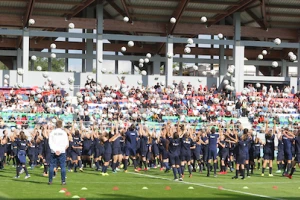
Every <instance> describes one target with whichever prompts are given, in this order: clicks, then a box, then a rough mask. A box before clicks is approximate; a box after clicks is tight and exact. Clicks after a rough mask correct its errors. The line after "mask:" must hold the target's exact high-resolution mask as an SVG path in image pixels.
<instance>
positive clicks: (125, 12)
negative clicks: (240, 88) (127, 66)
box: [0, 0, 300, 58]
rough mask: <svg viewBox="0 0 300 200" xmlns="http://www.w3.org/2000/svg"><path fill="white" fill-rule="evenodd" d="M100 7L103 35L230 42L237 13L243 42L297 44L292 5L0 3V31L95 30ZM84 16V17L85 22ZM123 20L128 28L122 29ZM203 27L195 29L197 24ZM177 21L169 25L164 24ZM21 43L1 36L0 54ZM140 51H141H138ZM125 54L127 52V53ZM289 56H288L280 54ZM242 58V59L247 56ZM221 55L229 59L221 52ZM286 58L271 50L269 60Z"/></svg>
mask: <svg viewBox="0 0 300 200" xmlns="http://www.w3.org/2000/svg"><path fill="white" fill-rule="evenodd" d="M98 3H103V5H104V33H119V34H128V35H156V36H167V35H170V34H172V35H175V36H179V37H180V36H184V37H196V36H197V35H198V34H206V35H217V34H218V33H220V32H221V33H222V34H223V35H224V36H225V37H227V38H231V37H233V35H234V26H233V14H234V13H235V12H240V13H241V24H242V28H241V36H242V37H243V39H251V40H260V41H268V40H271V39H274V38H276V37H279V38H281V39H282V40H285V41H291V42H298V41H299V33H298V30H299V28H300V23H299V22H300V16H299V12H300V1H298V0H106V1H105V0H0V27H1V28H9V29H23V28H25V27H27V26H28V20H29V19H31V18H33V19H35V21H36V23H35V24H34V25H33V26H31V27H30V29H31V30H48V31H66V30H67V28H68V24H69V23H70V22H73V23H74V24H75V26H76V28H82V29H95V28H96V25H97V21H96V12H95V6H96V5H97V4H98ZM86 16H89V17H86ZM124 16H128V17H129V18H130V23H124V22H123V17H124ZM202 16H206V17H207V19H208V21H207V23H205V24H201V22H200V18H201V17H202ZM171 17H175V18H176V19H177V21H176V23H175V24H171V23H170V22H169V21H170V18H171ZM21 41H22V38H21V37H18V39H17V40H16V39H15V38H14V37H13V36H1V42H0V48H1V49H17V48H19V47H20V46H21ZM50 43H51V40H50V38H45V37H38V38H37V37H35V38H31V42H30V48H31V49H36V50H41V49H44V48H49V44H50ZM56 44H57V48H58V49H78V50H84V49H85V48H86V46H85V43H84V42H56ZM121 46H122V44H114V43H113V41H112V44H105V45H104V50H106V51H119V50H120V48H121ZM141 47H143V48H141ZM130 51H131V52H130ZM182 51H183V50H182V46H180V45H176V46H175V47H174V52H175V53H180V52H182ZM286 51H289V50H286ZM128 52H130V53H139V52H140V53H144V52H151V53H160V54H164V52H165V51H164V44H159V43H157V44H155V45H153V44H150V43H140V45H139V46H136V47H134V48H131V49H130V50H129V51H128ZM192 52H193V53H194V54H196V55H218V51H217V50H216V49H213V48H211V49H210V48H209V49H203V48H202V49H201V48H197V50H193V51H192ZM258 52H261V49H259V50H256V49H249V50H247V51H246V52H245V53H246V56H247V57H249V58H251V57H254V56H255V57H256V56H257V55H258ZM247 54H248V55H247ZM225 55H229V56H230V55H232V51H231V50H230V49H227V50H226V52H225ZM282 55H286V53H285V52H284V53H282V52H281V51H276V50H274V53H273V54H272V55H270V58H272V57H276V58H278V57H282Z"/></svg>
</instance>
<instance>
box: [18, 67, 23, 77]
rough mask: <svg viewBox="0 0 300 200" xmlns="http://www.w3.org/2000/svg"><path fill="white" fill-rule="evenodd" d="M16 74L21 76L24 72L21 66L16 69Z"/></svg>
mask: <svg viewBox="0 0 300 200" xmlns="http://www.w3.org/2000/svg"><path fill="white" fill-rule="evenodd" d="M18 74H19V75H20V76H22V75H23V74H24V70H23V69H22V68H19V69H18Z"/></svg>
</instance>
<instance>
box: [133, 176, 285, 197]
mask: <svg viewBox="0 0 300 200" xmlns="http://www.w3.org/2000/svg"><path fill="white" fill-rule="evenodd" d="M128 173H130V174H134V175H138V176H145V177H149V178H156V179H161V180H167V181H174V180H173V179H168V178H163V177H158V176H152V175H147V174H140V173H133V172H128ZM176 183H182V184H188V185H196V186H200V187H205V188H211V189H218V187H215V186H209V185H205V184H201V183H191V182H186V181H178V182H176ZM222 190H224V191H228V192H234V193H238V194H245V195H249V196H255V197H261V198H265V199H273V200H284V199H280V198H276V197H269V196H266V195H260V194H254V193H250V192H242V191H238V190H231V189H226V188H223V189H222Z"/></svg>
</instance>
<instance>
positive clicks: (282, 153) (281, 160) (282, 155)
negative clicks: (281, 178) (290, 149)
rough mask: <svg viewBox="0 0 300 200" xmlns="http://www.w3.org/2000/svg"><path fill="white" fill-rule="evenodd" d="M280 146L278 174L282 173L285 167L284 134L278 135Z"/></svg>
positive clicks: (278, 151)
mask: <svg viewBox="0 0 300 200" xmlns="http://www.w3.org/2000/svg"><path fill="white" fill-rule="evenodd" d="M276 136H277V139H278V146H277V171H276V173H281V172H282V171H281V170H283V166H284V147H283V146H284V143H283V140H282V134H277V135H276Z"/></svg>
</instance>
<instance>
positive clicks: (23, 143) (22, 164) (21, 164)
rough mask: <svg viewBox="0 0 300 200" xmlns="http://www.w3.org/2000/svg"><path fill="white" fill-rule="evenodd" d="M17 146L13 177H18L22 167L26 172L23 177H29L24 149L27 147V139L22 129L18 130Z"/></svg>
mask: <svg viewBox="0 0 300 200" xmlns="http://www.w3.org/2000/svg"><path fill="white" fill-rule="evenodd" d="M17 147H18V150H17V155H18V156H17V168H16V173H17V175H16V177H15V178H19V177H20V176H19V175H20V174H19V173H20V171H21V169H22V168H23V169H24V171H25V173H26V176H25V179H28V178H30V175H29V174H28V170H27V167H26V150H27V148H28V141H27V137H26V135H25V133H24V131H21V132H20V138H19V140H18V143H17Z"/></svg>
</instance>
